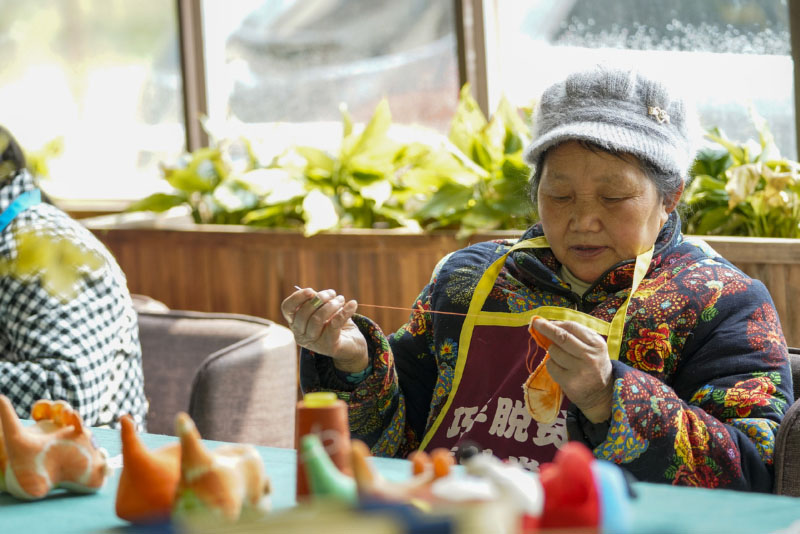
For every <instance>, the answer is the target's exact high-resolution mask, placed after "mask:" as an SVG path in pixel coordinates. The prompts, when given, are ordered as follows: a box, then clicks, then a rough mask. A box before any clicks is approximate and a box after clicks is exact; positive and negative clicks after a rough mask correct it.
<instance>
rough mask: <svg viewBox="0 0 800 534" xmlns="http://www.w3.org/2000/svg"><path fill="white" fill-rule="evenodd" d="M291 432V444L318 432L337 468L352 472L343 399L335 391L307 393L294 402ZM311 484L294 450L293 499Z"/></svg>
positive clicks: (301, 494) (305, 494)
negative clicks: (294, 491)
mask: <svg viewBox="0 0 800 534" xmlns="http://www.w3.org/2000/svg"><path fill="white" fill-rule="evenodd" d="M295 421H296V426H295V433H294V442H295V447H296V448H297V447H299V446H300V440H301V439H302V437H303V436H305V435H306V434H316V435H317V436H319V439H320V441H321V442H322V445H323V446H324V447H325V452H327V453H328V456H330V457H331V460H333V463H334V464H335V465H336V467H338V468H339V470H340V471H342V472H343V473H345V474H347V475H352V474H353V471H352V469H351V467H350V424H349V422H348V420H347V403H346V402H344V401H343V400H340V399H339V398H338V397H336V394H335V393H330V392H315V393H307V394H306V395H305V396H304V397H303V400H301V401H299V402H298V403H297V417H296V418H295ZM310 493H311V487H310V485H309V483H308V478H307V477H306V472H305V466H304V462H303V458H302V455H301V454H300V453H299V451H298V454H297V500H298V501H299V500H301V499H302V498H304V497H307V496H308V495H309V494H310Z"/></svg>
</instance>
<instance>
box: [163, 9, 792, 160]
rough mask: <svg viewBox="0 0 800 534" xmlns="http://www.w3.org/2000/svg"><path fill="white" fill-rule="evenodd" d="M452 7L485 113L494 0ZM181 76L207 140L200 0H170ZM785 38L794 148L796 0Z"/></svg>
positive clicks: (193, 118) (191, 137)
mask: <svg viewBox="0 0 800 534" xmlns="http://www.w3.org/2000/svg"><path fill="white" fill-rule="evenodd" d="M452 1H453V3H454V8H455V11H454V13H455V20H456V28H455V31H456V40H457V45H458V73H459V84H460V85H461V86H463V85H464V84H465V83H469V84H470V87H471V90H472V94H473V96H474V97H475V99H476V100H477V102H478V105H479V106H480V108H481V110H482V111H483V113H484V114H485V115H487V116H488V115H489V113H490V110H491V109H494V107H495V105H496V103H497V102H496V99H497V95H496V89H495V88H493V87H492V84H491V83H490V81H489V80H491V79H492V78H493V76H492V72H493V70H494V62H495V61H497V56H496V54H494V49H493V43H495V42H496V39H495V38H494V36H495V34H496V32H497V31H498V29H497V27H496V19H495V16H494V13H495V10H496V7H497V2H498V0H452ZM176 8H177V10H178V24H179V26H180V27H179V28H178V32H179V36H180V56H181V76H182V80H183V100H184V124H185V130H186V147H187V150H189V151H193V150H196V149H198V148H200V147H204V146H208V136H207V135H206V133H205V131H204V130H203V128H202V126H201V121H200V119H201V117H202V116H204V115H206V114H207V112H208V107H207V102H206V81H205V58H204V53H203V35H202V33H203V32H202V7H201V4H200V0H176ZM788 8H789V38H790V41H791V57H792V62H793V70H794V87H795V90H794V105H795V134H796V135H795V137H796V140H797V142H796V144H797V153H798V154H800V91H798V90H797V89H796V88H798V87H800V0H788Z"/></svg>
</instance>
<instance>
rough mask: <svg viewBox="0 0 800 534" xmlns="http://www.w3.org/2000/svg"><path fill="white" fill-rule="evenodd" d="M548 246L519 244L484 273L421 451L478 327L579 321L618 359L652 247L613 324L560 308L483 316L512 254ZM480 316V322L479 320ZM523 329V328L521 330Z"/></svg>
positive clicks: (446, 405) (456, 382) (438, 422)
mask: <svg viewBox="0 0 800 534" xmlns="http://www.w3.org/2000/svg"><path fill="white" fill-rule="evenodd" d="M549 246H550V244H549V243H548V242H547V239H546V238H545V237H544V236H542V237H536V238H533V239H526V240H525V241H520V242H519V243H517V244H515V245H514V246H512V247H511V248H510V249H509V251H508V252H506V253H505V254H503V255H502V256H501V257H500V258H498V259H497V260H495V261H494V262H493V263H492V264H491V265H490V266H489V268H488V269H486V272H484V274H483V276H481V279H480V280H479V281H478V284H477V285H476V286H475V291H474V293H473V295H472V299H471V300H470V303H469V310H468V311H467V316H466V317H465V318H464V324H463V326H462V327H461V335H460V336H459V340H458V357H457V359H456V368H455V373H454V376H453V385H452V386H451V388H450V394H449V395H448V396H447V400H446V401H445V403H444V406H442V410H441V411H440V412H439V415H438V416H437V417H436V420H435V421H434V422H433V424H432V425H431V427H430V428H429V429H428V432H427V433H426V435H425V437H424V438H423V440H422V443H421V444H420V449H421V450H422V449H425V447H426V446H427V445H428V443H429V442H430V440H431V439H433V436H434V434H435V433H436V431H437V430H438V428H439V426H440V425H441V423H442V421H443V420H444V418H445V416H446V415H447V413H448V412H449V410H450V405H451V404H452V402H453V399H454V398H455V393H456V391H457V390H458V386H459V384H460V383H461V377H462V376H463V374H464V367H465V366H466V364H467V358H466V355H467V354H469V345H470V341H471V339H472V332H473V330H474V328H475V325H476V324H478V323H480V324H495V325H503V324H509V323H516V322H518V321H509V315H512V316H523V317H526V321H525V323H524V325H527V324H528V322H529V321H530V317H531V316H533V315H542V316H543V317H546V318H548V319H555V320H570V321H576V322H579V323H581V324H583V325H584V326H587V327H589V328H592V329H593V330H595V331H596V332H598V333H599V334H601V335H605V336H606V337H607V345H608V355H609V357H610V358H611V359H612V360H616V359H618V358H619V349H620V346H621V345H622V334H623V330H624V328H625V314H626V313H627V311H628V305H629V304H630V301H631V298H632V297H633V294H634V293H635V292H636V289H637V288H638V287H639V284H640V283H641V281H642V280H643V279H644V276H645V275H646V274H647V270H648V269H649V267H650V260H651V259H652V257H653V247H650V250H648V251H646V252H644V253H642V254H640V255H639V256H637V257H636V266H635V267H634V274H633V284H632V285H631V292H630V294H629V295H628V298H626V299H625V302H624V303H623V304H622V306H620V307H619V309H618V310H617V312H616V313H615V314H614V318H613V319H612V321H611V323H608V322H606V321H603V320H602V319H598V318H597V317H593V316H591V315H589V314H586V313H583V312H579V311H576V310H571V309H569V308H564V307H561V306H540V307H539V308H536V309H535V310H531V311H530V312H528V313H525V314H508V313H492V312H481V308H483V304H484V303H485V302H486V298H487V297H488V296H489V293H491V291H492V288H493V287H494V283H495V281H496V280H497V276H498V275H499V274H500V271H501V270H502V268H503V265H504V264H505V262H506V258H508V255H509V254H511V253H512V252H514V251H515V250H520V249H526V248H528V249H529V248H548V247H549ZM479 316H480V321H479V319H478V318H479ZM524 325H523V324H520V325H519V326H524ZM512 326H517V325H512Z"/></svg>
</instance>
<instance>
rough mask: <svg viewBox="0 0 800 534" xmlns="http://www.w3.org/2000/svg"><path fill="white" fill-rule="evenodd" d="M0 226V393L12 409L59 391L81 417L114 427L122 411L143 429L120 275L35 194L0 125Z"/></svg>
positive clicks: (140, 388)
mask: <svg viewBox="0 0 800 534" xmlns="http://www.w3.org/2000/svg"><path fill="white" fill-rule="evenodd" d="M0 228H2V229H1V230H0V266H3V269H0V394H3V395H5V396H7V397H8V398H9V399H10V400H11V403H12V404H13V405H14V407H15V409H16V411H17V414H18V415H19V416H20V417H24V418H29V417H30V409H31V406H32V405H33V403H34V402H36V401H37V400H39V399H53V400H64V401H66V402H67V403H69V404H70V406H72V407H73V408H74V409H76V410H77V411H78V412H79V413H80V415H81V418H82V419H83V421H84V424H87V425H91V426H110V427H116V426H117V424H118V421H119V418H120V417H121V416H122V415H124V414H131V415H132V416H133V418H134V420H135V421H136V423H137V427H138V428H139V429H140V430H144V429H145V424H144V423H145V414H146V412H147V401H146V399H145V395H144V378H143V374H142V353H141V346H140V344H139V330H138V324H137V316H136V312H135V311H134V309H133V303H132V301H131V297H130V293H129V292H128V288H127V282H126V280H125V276H124V274H123V273H122V270H121V269H120V267H119V265H118V264H117V263H116V261H115V260H114V258H113V257H112V255H111V254H110V253H109V251H108V250H107V249H106V248H105V247H104V246H103V244H102V243H100V242H99V241H98V240H97V239H96V238H95V237H94V236H93V235H92V234H91V232H89V231H88V230H87V229H86V228H84V227H83V226H82V225H81V224H80V223H78V222H77V221H75V220H74V219H72V218H71V217H69V215H67V214H66V213H64V212H63V211H61V210H59V209H58V208H56V207H55V206H53V205H52V204H50V203H49V202H47V201H46V199H45V200H44V201H43V200H41V198H40V192H39V189H38V187H37V185H36V183H35V181H34V179H33V177H32V175H31V174H30V172H28V170H27V168H26V164H25V158H24V155H23V153H22V150H21V148H20V147H19V145H18V144H17V142H16V141H15V140H14V138H13V136H11V134H10V133H9V132H8V131H7V130H5V129H4V128H2V127H0ZM26 240H27V241H26ZM26 243H27V245H26ZM30 243H34V244H35V246H31V245H30ZM26 256H27V257H26ZM84 259H85V260H87V261H86V262H85V263H84V262H83V260H84ZM15 266H16V267H15Z"/></svg>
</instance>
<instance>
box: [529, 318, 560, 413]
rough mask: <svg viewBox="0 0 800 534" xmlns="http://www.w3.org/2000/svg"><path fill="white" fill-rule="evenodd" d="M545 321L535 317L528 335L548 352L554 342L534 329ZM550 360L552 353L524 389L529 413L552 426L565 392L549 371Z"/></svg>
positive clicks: (533, 372)
mask: <svg viewBox="0 0 800 534" xmlns="http://www.w3.org/2000/svg"><path fill="white" fill-rule="evenodd" d="M545 320H546V319H543V318H542V317H539V316H538V315H534V316H533V317H532V318H531V322H530V325H528V333H530V335H531V337H532V338H533V340H534V341H536V344H537V345H539V346H540V347H542V348H543V349H545V350H547V349H549V348H550V345H551V344H552V341H550V340H549V339H548V338H546V337H545V336H543V335H542V334H541V333H539V331H538V330H536V329H535V328H534V327H533V325H534V323H536V321H545ZM549 359H550V353H549V352H546V353H545V355H544V358H542V361H541V362H539V365H538V366H536V369H534V370H533V371H532V372H531V374H530V376H529V377H528V380H526V381H525V385H524V386H523V387H522V389H523V390H524V391H525V406H526V407H527V408H528V412H529V413H530V414H531V417H533V419H534V420H535V421H537V422H539V423H544V424H551V423H553V422H554V421H555V420H556V417H557V416H558V412H559V410H560V409H561V403H562V402H563V400H564V392H563V391H562V390H561V386H560V385H558V383H557V382H556V381H555V380H553V377H552V376H550V373H549V372H548V371H547V360H549Z"/></svg>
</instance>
